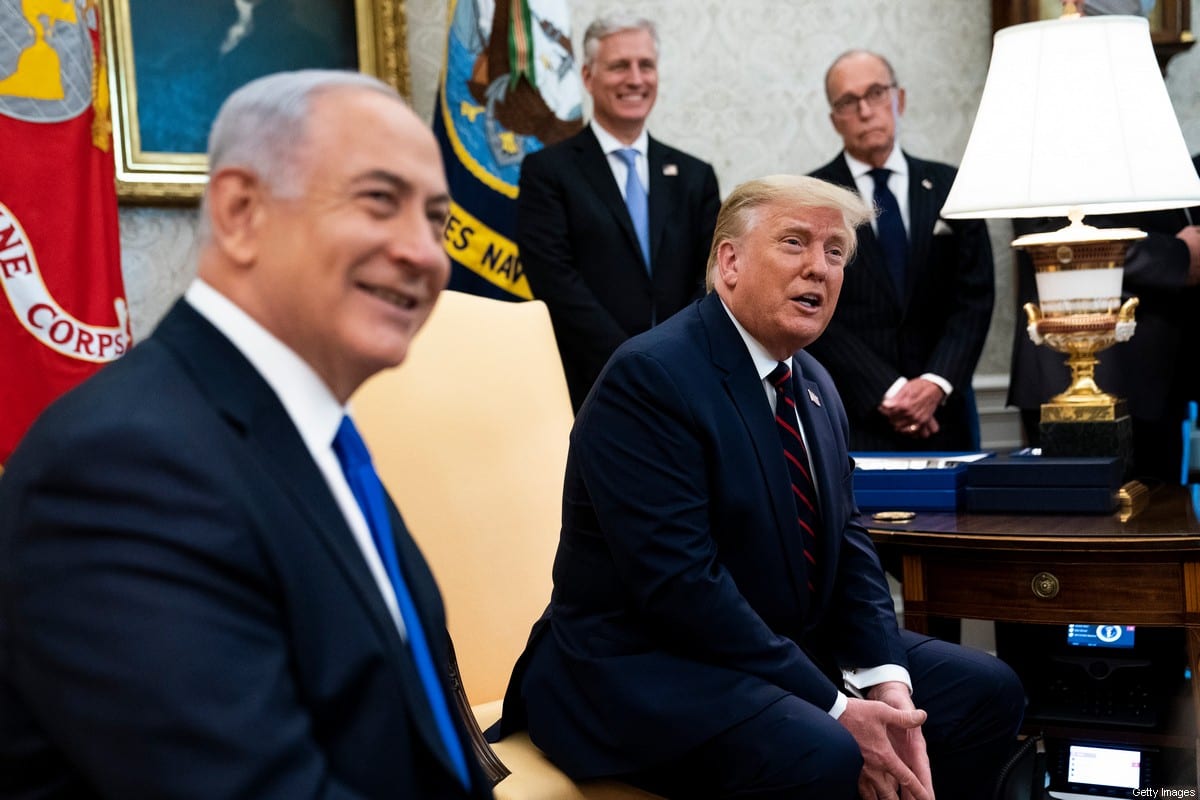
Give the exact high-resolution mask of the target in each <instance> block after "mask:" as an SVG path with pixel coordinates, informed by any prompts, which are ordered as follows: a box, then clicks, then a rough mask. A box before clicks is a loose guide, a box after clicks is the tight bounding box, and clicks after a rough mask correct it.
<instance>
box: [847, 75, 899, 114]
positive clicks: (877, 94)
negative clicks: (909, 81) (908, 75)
mask: <svg viewBox="0 0 1200 800" xmlns="http://www.w3.org/2000/svg"><path fill="white" fill-rule="evenodd" d="M895 88H896V84H894V83H889V84H886V85H884V84H881V83H873V84H871V86H870V87H869V88H868V89H867V91H866V92H864V93H863V94H862V96H859V95H856V94H844V95H842V96H841V97H839V98H838V99H837V100H834V101H833V113H834V114H836V115H837V116H839V117H846V116H849V115H851V114H853V113H855V112H856V111H858V104H859V103H861V102H862V101H863V100H866V101H867V105H868V106H870V107H871V108H878V107H879V106H881V105H883V104H884V103H885V102H886V101H887V100H888V98H889V96H890V93H891V91H892V89H895Z"/></svg>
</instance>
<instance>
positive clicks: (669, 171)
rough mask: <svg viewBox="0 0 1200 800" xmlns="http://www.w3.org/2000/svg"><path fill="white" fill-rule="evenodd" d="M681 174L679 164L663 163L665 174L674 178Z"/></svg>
mask: <svg viewBox="0 0 1200 800" xmlns="http://www.w3.org/2000/svg"><path fill="white" fill-rule="evenodd" d="M678 174H679V166H678V165H676V164H663V175H666V176H667V177H668V178H674V177H675V176H676V175H678Z"/></svg>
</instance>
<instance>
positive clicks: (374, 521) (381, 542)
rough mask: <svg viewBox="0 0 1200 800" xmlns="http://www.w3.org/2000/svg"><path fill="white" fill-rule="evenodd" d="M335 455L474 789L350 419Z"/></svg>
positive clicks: (445, 737)
mask: <svg viewBox="0 0 1200 800" xmlns="http://www.w3.org/2000/svg"><path fill="white" fill-rule="evenodd" d="M333 451H334V453H336V454H337V458H338V463H339V464H341V465H342V472H343V473H345V475H346V482H347V483H349V484H350V491H352V492H353V493H354V499H355V500H357V501H358V505H359V508H361V509H362V512H363V516H365V517H366V518H367V526H368V527H370V529H371V538H372V539H373V540H374V541H375V549H376V550H378V551H379V558H380V560H381V561H383V566H384V569H386V570H387V574H388V578H389V579H390V580H391V582H392V589H393V591H395V593H396V602H397V604H398V605H399V606H400V618H401V619H402V620H403V621H404V629H405V633H406V635H407V638H408V649H409V652H410V653H411V654H412V657H413V661H415V662H416V665H417V673H418V674H419V675H420V676H421V683H422V684H424V688H425V695H426V697H428V699H429V706H430V708H431V709H432V711H433V718H434V720H435V721H436V722H437V728H438V733H440V734H441V737H442V743H443V745H445V747H446V750H447V751H448V752H449V754H450V761H451V762H452V763H453V764H454V768H455V770H456V771H457V773H458V779H459V780H460V781H462V784H463V786H466V787H470V785H471V779H470V777H469V775H468V773H467V761H466V757H465V756H464V755H463V750H462V744H461V743H460V742H459V739H458V734H457V733H456V732H455V730H454V723H453V722H452V721H451V719H450V708H449V706H448V705H447V703H446V695H445V692H443V691H442V683H441V681H440V680H439V679H438V669H437V666H436V665H435V664H434V662H433V657H432V656H431V655H430V653H429V642H428V641H427V640H426V639H425V630H424V629H423V628H422V627H421V620H420V618H419V617H418V616H417V609H416V606H414V605H413V600H412V595H410V594H409V592H408V586H407V585H406V584H405V583H404V577H403V575H402V574H401V572H400V562H399V559H398V558H397V557H396V543H395V541H394V540H393V538H392V523H391V520H390V519H389V518H388V508H387V501H386V499H385V495H384V491H383V484H382V483H380V482H379V476H378V475H377V474H376V473H375V467H374V466H372V465H371V454H370V453H368V452H367V446H366V445H365V444H364V443H363V440H362V437H361V436H359V435H358V430H357V429H356V428H355V427H354V422H353V420H351V419H350V418H349V417H342V424H341V425H340V426H339V427H338V431H337V435H336V436H335V437H334V438H333Z"/></svg>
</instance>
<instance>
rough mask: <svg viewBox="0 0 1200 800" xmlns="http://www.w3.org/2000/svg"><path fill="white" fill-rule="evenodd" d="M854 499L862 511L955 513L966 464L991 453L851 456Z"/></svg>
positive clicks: (890, 453)
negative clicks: (892, 510) (852, 460)
mask: <svg viewBox="0 0 1200 800" xmlns="http://www.w3.org/2000/svg"><path fill="white" fill-rule="evenodd" d="M850 456H851V457H852V458H853V459H854V461H855V468H854V499H855V500H856V501H857V502H858V507H859V508H861V509H864V510H866V509H889V510H890V509H895V510H899V511H954V510H955V509H957V508H959V507H961V506H962V504H963V487H964V486H965V484H966V480H967V464H968V463H970V462H972V461H977V460H979V459H983V458H988V457H989V456H990V453H973V452H971V453H968V452H854V453H851V454H850Z"/></svg>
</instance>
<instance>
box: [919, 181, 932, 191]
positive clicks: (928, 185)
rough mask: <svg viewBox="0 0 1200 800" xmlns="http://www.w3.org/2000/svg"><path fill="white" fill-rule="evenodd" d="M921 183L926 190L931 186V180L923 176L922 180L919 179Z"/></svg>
mask: <svg viewBox="0 0 1200 800" xmlns="http://www.w3.org/2000/svg"><path fill="white" fill-rule="evenodd" d="M921 185H922V186H923V187H925V190H926V191H928V190H930V189H932V188H933V181H931V180H929V178H925V179H924V180H923V181H921Z"/></svg>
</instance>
